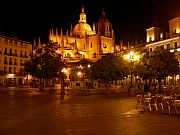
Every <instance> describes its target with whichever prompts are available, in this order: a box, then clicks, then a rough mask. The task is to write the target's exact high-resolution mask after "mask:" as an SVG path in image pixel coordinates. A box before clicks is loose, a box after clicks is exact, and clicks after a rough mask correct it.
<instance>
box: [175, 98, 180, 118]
mask: <svg viewBox="0 0 180 135" xmlns="http://www.w3.org/2000/svg"><path fill="white" fill-rule="evenodd" d="M173 105H174V106H175V111H176V114H178V108H179V107H180V99H179V100H177V99H176V100H174V102H173Z"/></svg>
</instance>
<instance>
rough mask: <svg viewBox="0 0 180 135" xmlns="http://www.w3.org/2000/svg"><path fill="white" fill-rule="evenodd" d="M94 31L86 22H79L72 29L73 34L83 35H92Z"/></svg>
mask: <svg viewBox="0 0 180 135" xmlns="http://www.w3.org/2000/svg"><path fill="white" fill-rule="evenodd" d="M93 34H95V32H93V31H92V29H91V26H90V25H89V24H88V23H86V22H79V23H78V24H76V25H75V27H74V29H73V35H74V36H79V37H83V36H85V35H93Z"/></svg>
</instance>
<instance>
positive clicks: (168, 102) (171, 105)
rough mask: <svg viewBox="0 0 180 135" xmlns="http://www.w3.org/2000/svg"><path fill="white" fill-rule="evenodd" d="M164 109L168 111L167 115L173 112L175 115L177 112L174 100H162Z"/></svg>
mask: <svg viewBox="0 0 180 135" xmlns="http://www.w3.org/2000/svg"><path fill="white" fill-rule="evenodd" d="M164 109H165V110H166V109H167V110H168V114H169V115H170V114H172V113H173V112H174V113H176V114H177V110H176V108H175V106H174V99H172V98H170V99H165V100H164Z"/></svg>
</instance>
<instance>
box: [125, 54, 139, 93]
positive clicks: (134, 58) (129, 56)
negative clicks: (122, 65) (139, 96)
mask: <svg viewBox="0 0 180 135" xmlns="http://www.w3.org/2000/svg"><path fill="white" fill-rule="evenodd" d="M126 59H127V60H129V61H130V64H131V65H130V69H131V70H130V78H131V80H130V94H131V95H134V89H133V65H134V62H135V61H137V60H139V55H136V54H135V53H134V52H133V51H130V52H129V53H128V54H127V55H126Z"/></svg>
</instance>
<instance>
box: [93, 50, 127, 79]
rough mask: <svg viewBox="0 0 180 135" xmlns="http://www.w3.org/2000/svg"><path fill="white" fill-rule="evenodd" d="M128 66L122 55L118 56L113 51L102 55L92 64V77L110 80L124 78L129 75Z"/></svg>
mask: <svg viewBox="0 0 180 135" xmlns="http://www.w3.org/2000/svg"><path fill="white" fill-rule="evenodd" d="M126 69H127V66H126V65H125V63H124V60H123V58H122V57H116V56H115V55H114V54H112V53H107V54H105V55H104V56H102V58H101V59H99V60H98V61H97V62H96V63H95V64H93V66H92V70H91V71H92V73H91V74H92V78H94V79H96V80H102V81H105V82H110V81H113V80H122V79H124V77H125V76H126V75H127V70H126Z"/></svg>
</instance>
